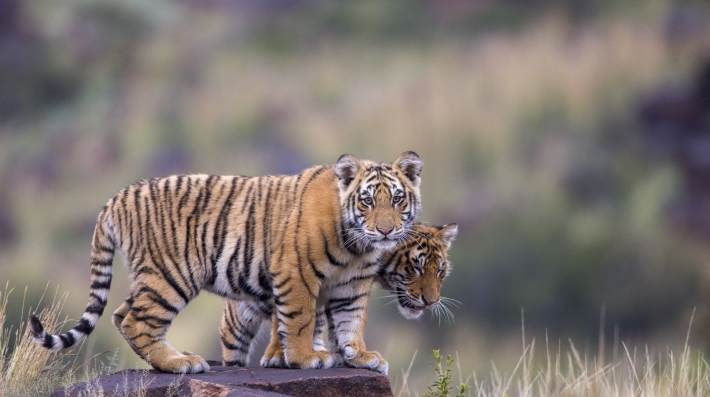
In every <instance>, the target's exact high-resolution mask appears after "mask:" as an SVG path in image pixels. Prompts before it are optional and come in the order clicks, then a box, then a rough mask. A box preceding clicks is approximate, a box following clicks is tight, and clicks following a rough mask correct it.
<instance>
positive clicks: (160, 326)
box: [114, 277, 210, 373]
mask: <svg viewBox="0 0 710 397" xmlns="http://www.w3.org/2000/svg"><path fill="white" fill-rule="evenodd" d="M171 287H172V286H171V285H168V284H167V283H166V282H165V279H163V278H159V277H155V278H154V279H151V278H149V277H145V279H144V280H137V282H136V283H135V289H134V290H133V291H132V292H131V296H132V302H130V303H128V305H129V306H130V309H129V310H128V313H126V315H125V317H124V319H123V321H121V328H120V331H121V334H122V335H123V337H124V338H125V339H126V340H127V341H128V343H129V344H131V346H132V347H134V350H135V351H136V353H138V355H140V356H141V357H143V358H144V359H145V360H146V361H147V362H148V364H150V365H152V366H153V367H154V368H155V369H157V370H159V371H162V372H172V373H198V372H205V371H207V370H209V368H210V367H209V365H207V362H206V361H205V360H204V359H203V358H202V357H200V356H198V355H196V354H193V353H190V352H182V353H181V352H179V351H177V350H175V348H173V347H172V346H170V344H169V343H168V342H167V340H166V339H165V334H166V333H167V332H168V328H169V327H170V324H171V323H172V321H173V319H174V318H175V316H176V315H177V314H178V313H179V312H180V310H182V309H183V308H184V307H185V305H187V303H188V302H189V300H190V298H191V297H186V294H185V292H184V291H180V292H182V294H181V293H179V292H178V291H177V290H176V289H173V288H171ZM126 302H129V301H126ZM124 304H125V303H124ZM119 309H122V310H119V311H118V312H119V313H118V314H119V316H118V317H116V316H114V318H115V319H118V318H120V314H122V313H123V312H125V307H124V306H123V305H122V306H121V307H120V308H119Z"/></svg>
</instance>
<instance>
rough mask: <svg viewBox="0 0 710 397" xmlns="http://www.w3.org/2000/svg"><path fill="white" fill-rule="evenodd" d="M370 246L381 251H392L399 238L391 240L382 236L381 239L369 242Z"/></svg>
mask: <svg viewBox="0 0 710 397" xmlns="http://www.w3.org/2000/svg"><path fill="white" fill-rule="evenodd" d="M370 244H371V245H372V247H374V248H375V249H378V250H381V251H394V250H395V249H396V248H397V244H399V240H393V239H389V238H383V239H381V240H375V241H373V242H371V243H370Z"/></svg>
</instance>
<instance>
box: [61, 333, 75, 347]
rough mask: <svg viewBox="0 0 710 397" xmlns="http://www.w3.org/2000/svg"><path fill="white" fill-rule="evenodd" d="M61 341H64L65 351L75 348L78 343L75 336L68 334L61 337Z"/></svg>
mask: <svg viewBox="0 0 710 397" xmlns="http://www.w3.org/2000/svg"><path fill="white" fill-rule="evenodd" d="M59 339H61V341H62V347H64V348H65V349H66V348H67V347H71V346H74V343H76V339H74V335H73V334H71V333H69V332H67V333H66V334H63V335H59Z"/></svg>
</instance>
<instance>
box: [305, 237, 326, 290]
mask: <svg viewBox="0 0 710 397" xmlns="http://www.w3.org/2000/svg"><path fill="white" fill-rule="evenodd" d="M306 256H307V258H306V259H307V260H308V264H309V265H311V270H312V271H313V274H315V275H316V277H318V278H319V279H321V280H323V279H324V278H325V274H323V272H321V271H319V270H318V268H317V267H316V264H315V262H314V261H313V259H312V258H311V244H310V241H308V240H306Z"/></svg>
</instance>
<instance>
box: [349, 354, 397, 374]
mask: <svg viewBox="0 0 710 397" xmlns="http://www.w3.org/2000/svg"><path fill="white" fill-rule="evenodd" d="M345 365H347V366H348V367H353V368H365V369H369V370H372V371H377V372H380V373H383V374H385V375H387V371H388V370H389V364H388V363H387V361H386V360H385V359H384V358H382V355H380V353H378V352H376V351H371V352H367V351H359V352H357V354H356V355H355V357H353V358H351V359H348V358H346V359H345Z"/></svg>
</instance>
